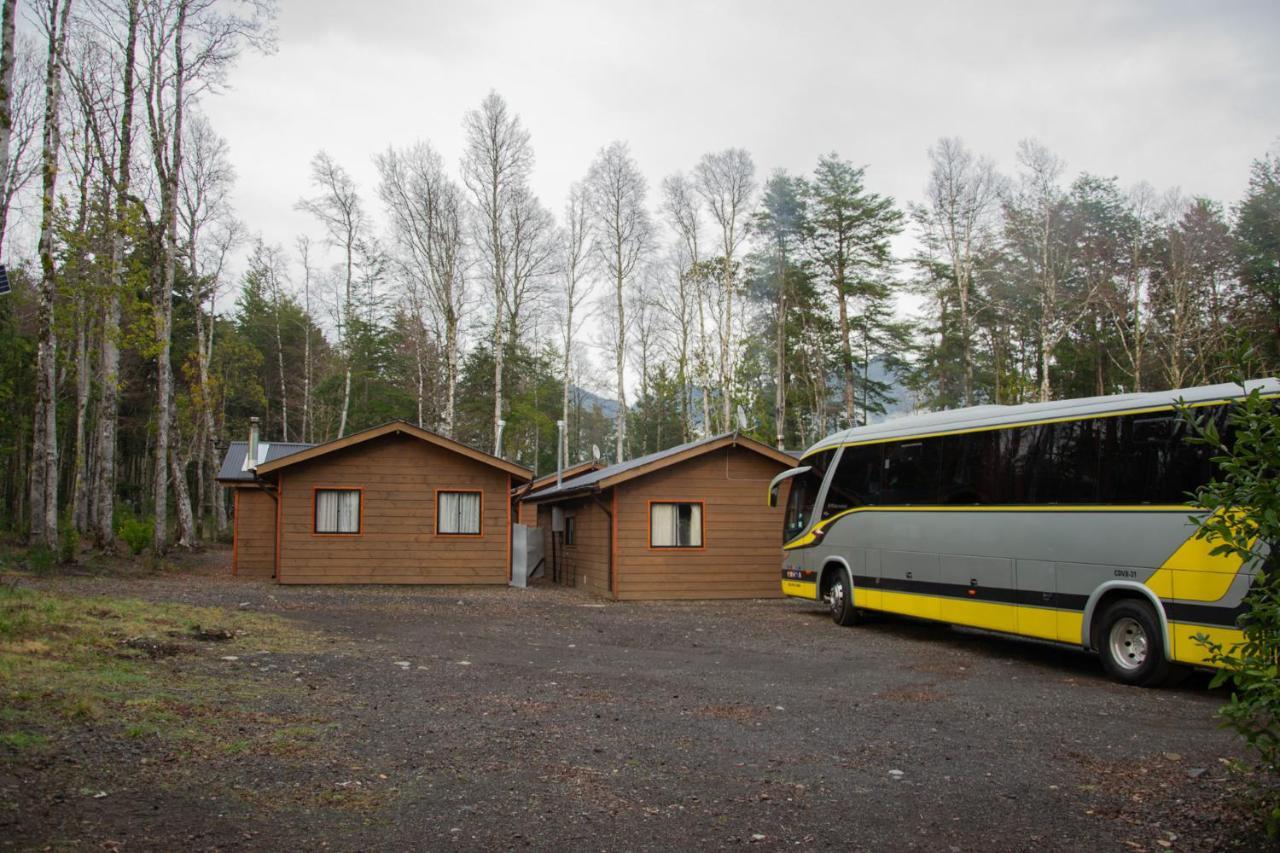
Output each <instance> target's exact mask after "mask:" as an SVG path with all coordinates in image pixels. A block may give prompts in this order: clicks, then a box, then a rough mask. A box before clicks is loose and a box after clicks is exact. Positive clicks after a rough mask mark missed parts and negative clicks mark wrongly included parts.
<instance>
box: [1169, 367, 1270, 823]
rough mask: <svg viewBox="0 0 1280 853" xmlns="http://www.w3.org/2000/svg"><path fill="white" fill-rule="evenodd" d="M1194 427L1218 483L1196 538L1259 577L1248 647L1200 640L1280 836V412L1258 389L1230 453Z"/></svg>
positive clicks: (1237, 419) (1200, 496) (1248, 614)
mask: <svg viewBox="0 0 1280 853" xmlns="http://www.w3.org/2000/svg"><path fill="white" fill-rule="evenodd" d="M1184 417H1186V418H1187V419H1188V420H1189V421H1190V422H1191V423H1192V430H1191V435H1190V438H1189V440H1190V441H1194V442H1196V443H1199V444H1205V445H1208V446H1209V447H1210V448H1211V449H1212V450H1213V451H1214V457H1213V460H1214V462H1215V463H1216V464H1217V466H1218V472H1219V474H1218V477H1217V479H1215V480H1214V481H1213V482H1212V483H1210V484H1208V485H1207V486H1203V487H1201V488H1200V490H1199V491H1198V493H1197V494H1196V504H1197V505H1198V506H1200V507H1201V508H1202V509H1204V510H1207V511H1208V512H1207V514H1206V515H1205V517H1204V518H1203V519H1198V520H1197V523H1198V524H1199V529H1198V530H1197V531H1196V536H1197V537H1198V538H1200V539H1205V540H1208V541H1209V542H1210V543H1216V544H1215V545H1214V547H1213V549H1212V551H1211V553H1213V554H1215V555H1228V554H1233V555H1235V556H1238V557H1240V558H1241V559H1242V560H1243V561H1244V563H1245V565H1246V566H1247V567H1248V568H1249V569H1251V570H1253V571H1254V572H1255V575H1254V579H1253V584H1252V585H1251V587H1250V589H1249V593H1248V595H1247V597H1246V598H1245V612H1244V614H1243V615H1241V617H1240V620H1239V626H1240V628H1241V629H1242V631H1243V633H1244V638H1243V640H1242V642H1240V643H1237V644H1232V646H1231V647H1230V648H1224V645H1223V644H1222V643H1216V642H1213V641H1211V640H1210V639H1209V638H1208V637H1207V636H1206V635H1204V634H1200V635H1197V637H1196V640H1197V642H1199V643H1200V644H1201V645H1202V646H1204V647H1205V649H1206V650H1207V651H1208V653H1209V659H1210V661H1211V662H1212V663H1213V664H1214V665H1215V666H1217V667H1219V670H1218V672H1217V674H1216V675H1215V676H1214V679H1213V684H1214V686H1219V685H1222V684H1227V683H1230V684H1231V688H1232V691H1231V701H1230V702H1228V703H1227V705H1226V706H1224V707H1223V709H1222V710H1221V711H1220V712H1219V713H1220V715H1221V716H1222V720H1223V725H1224V726H1226V727H1227V728H1231V729H1234V730H1235V731H1236V732H1237V733H1238V734H1239V735H1240V736H1241V737H1242V738H1244V741H1245V743H1247V744H1248V745H1249V747H1250V748H1251V749H1252V750H1253V752H1254V753H1255V755H1256V757H1257V759H1258V770H1259V773H1260V779H1259V782H1260V784H1259V785H1258V789H1259V803H1260V806H1261V810H1262V813H1263V814H1262V817H1263V819H1264V821H1265V823H1266V826H1267V831H1268V833H1270V834H1271V835H1272V836H1273V837H1274V836H1276V835H1280V790H1277V788H1276V787H1275V782H1276V780H1277V779H1280V407H1278V406H1277V404H1276V401H1275V400H1271V399H1267V398H1265V397H1263V396H1262V395H1261V394H1260V393H1259V392H1258V391H1257V389H1255V390H1254V391H1252V392H1251V393H1250V394H1249V395H1248V396H1247V397H1245V398H1244V399H1243V400H1242V401H1241V402H1240V403H1239V404H1238V405H1235V406H1233V407H1232V409H1231V412H1230V413H1229V414H1228V417H1227V425H1228V429H1230V430H1231V431H1232V432H1233V433H1234V441H1233V442H1232V443H1231V445H1230V446H1228V445H1227V444H1226V443H1225V442H1224V440H1223V436H1222V435H1221V433H1220V432H1219V430H1218V428H1217V427H1216V426H1215V424H1214V423H1213V422H1212V420H1210V419H1206V420H1205V421H1204V422H1203V423H1199V422H1197V421H1196V420H1195V418H1194V414H1193V413H1192V412H1190V411H1184Z"/></svg>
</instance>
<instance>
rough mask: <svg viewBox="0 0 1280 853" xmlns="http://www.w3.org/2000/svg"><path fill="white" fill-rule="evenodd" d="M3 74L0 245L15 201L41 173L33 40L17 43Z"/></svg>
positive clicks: (40, 73)
mask: <svg viewBox="0 0 1280 853" xmlns="http://www.w3.org/2000/svg"><path fill="white" fill-rule="evenodd" d="M6 73H7V74H8V76H9V79H8V81H7V82H6V83H4V84H3V85H4V88H5V91H6V92H7V93H8V107H7V117H6V118H3V119H0V124H3V123H4V122H6V121H7V122H8V128H7V130H5V131H4V132H3V134H4V135H5V136H6V141H5V143H4V145H5V149H6V150H5V153H4V157H3V165H2V166H0V246H3V245H4V239H5V236H6V235H7V234H8V223H9V215H10V213H11V212H12V210H13V203H14V200H15V199H16V198H17V196H18V193H20V192H21V191H22V190H23V189H25V188H26V187H27V186H28V185H29V184H30V183H31V181H32V180H33V179H34V178H35V176H36V175H37V174H39V172H40V158H39V156H38V153H39V152H38V151H37V148H36V143H37V142H38V141H39V139H40V125H41V118H42V114H43V105H42V104H41V96H42V93H43V89H44V68H43V67H42V66H41V63H40V58H39V55H38V48H37V47H36V45H35V44H34V43H33V42H29V41H27V40H25V39H24V40H23V41H22V42H21V43H20V44H19V45H18V49H17V55H16V57H15V58H14V60H13V63H12V67H11V68H9V69H8V70H7V72H6Z"/></svg>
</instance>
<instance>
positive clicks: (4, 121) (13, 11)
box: [0, 0, 18, 248]
mask: <svg viewBox="0 0 1280 853" xmlns="http://www.w3.org/2000/svg"><path fill="white" fill-rule="evenodd" d="M17 12H18V0H4V13H3V18H2V19H0V176H3V175H8V174H9V140H10V137H11V136H12V134H13V62H14V49H13V34H14V29H15V26H16V21H17ZM8 216H9V208H8V205H4V206H3V207H0V248H2V247H3V246H4V235H5V231H6V226H7V225H8V222H7V220H8Z"/></svg>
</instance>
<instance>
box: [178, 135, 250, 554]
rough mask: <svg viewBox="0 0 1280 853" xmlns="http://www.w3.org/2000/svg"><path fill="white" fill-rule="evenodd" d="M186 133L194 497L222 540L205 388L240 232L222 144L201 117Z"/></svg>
mask: <svg viewBox="0 0 1280 853" xmlns="http://www.w3.org/2000/svg"><path fill="white" fill-rule="evenodd" d="M185 132H186V134H187V140H186V148H187V154H186V156H185V157H184V158H183V163H182V170H181V176H180V180H179V184H178V202H179V203H178V221H179V223H180V225H181V227H182V231H183V233H184V235H185V237H186V255H187V258H186V260H187V268H188V269H189V270H190V272H191V274H192V276H193V278H194V279H195V282H194V286H193V293H192V297H193V301H194V303H195V305H194V308H195V327H196V347H195V355H196V379H197V382H198V383H199V393H198V394H196V395H194V398H195V402H196V408H197V415H198V416H199V418H200V424H199V429H198V433H197V448H198V449H197V453H196V458H197V460H198V461H197V474H198V476H197V478H196V481H197V484H198V486H197V489H196V494H197V495H198V496H199V499H200V500H204V501H207V503H208V505H209V509H210V510H211V512H212V515H213V518H214V521H215V525H216V530H217V533H218V534H219V535H221V534H223V533H225V532H226V529H227V513H226V507H225V505H224V502H223V501H222V500H221V495H220V487H218V486H217V484H216V483H215V482H214V481H213V478H214V476H215V473H214V472H216V471H217V468H218V460H219V459H220V458H221V453H220V448H219V446H218V437H219V431H218V429H217V424H216V420H217V418H216V416H215V406H216V400H215V399H214V395H213V393H212V389H211V385H210V382H209V365H210V363H211V362H212V360H213V344H214V329H215V323H214V321H213V313H214V305H215V304H216V303H217V299H218V291H219V286H220V284H221V278H222V276H221V273H222V268H223V265H224V264H225V262H226V257H227V252H228V251H229V250H230V249H231V248H233V247H234V246H235V245H236V244H237V243H238V242H239V240H240V236H241V230H242V229H241V226H240V224H239V223H238V222H237V221H236V219H235V217H234V215H233V213H232V211H231V204H230V201H229V195H230V192H231V187H232V184H233V183H234V181H235V170H234V168H233V167H232V165H231V162H230V159H229V149H228V146H227V142H226V140H225V139H223V138H222V137H221V136H219V135H218V134H217V132H216V131H214V129H213V126H212V125H211V124H210V123H209V120H208V119H207V118H206V117H205V116H204V115H203V114H201V113H192V114H191V117H190V121H188V122H187V123H186V130H185ZM211 228H216V229H218V230H217V233H215V234H214V235H213V238H212V239H211V240H210V242H209V245H208V246H206V245H205V242H204V237H205V235H206V232H207V231H208V230H210V229H211ZM206 305H207V306H208V314H207V315H206V313H205V307H206ZM206 469H207V470H208V472H209V477H208V484H207V487H206V483H205V478H204V476H203V474H202V473H201V472H203V471H205V470H206ZM205 517H206V518H207V517H208V516H205Z"/></svg>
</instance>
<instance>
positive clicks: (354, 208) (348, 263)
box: [297, 151, 365, 438]
mask: <svg viewBox="0 0 1280 853" xmlns="http://www.w3.org/2000/svg"><path fill="white" fill-rule="evenodd" d="M311 184H312V186H314V187H316V189H317V190H319V195H317V196H315V197H314V198H309V199H303V200H301V201H299V202H298V204H297V207H298V209H299V210H304V211H306V212H307V213H310V214H311V215H312V216H314V217H315V218H316V219H318V220H320V224H321V225H323V226H324V229H325V231H326V233H327V234H328V237H329V242H330V244H331V245H333V246H336V247H338V248H339V249H341V250H342V253H343V280H342V281H343V289H342V291H341V293H340V294H339V306H338V312H337V322H338V344H339V346H340V347H341V349H342V352H343V358H344V359H345V360H346V375H345V377H344V379H343V383H342V412H341V414H340V415H339V416H338V438H341V437H342V436H344V435H346V433H347V414H348V413H349V412H350V410H351V357H352V353H351V346H350V341H349V340H348V335H349V331H350V328H351V322H350V321H351V318H352V314H351V312H352V311H353V310H354V309H353V307H352V306H353V304H354V298H355V278H354V276H353V270H354V266H355V252H356V248H357V244H358V243H359V241H360V237H361V234H363V232H364V230H365V215H364V208H363V206H362V205H361V204H360V193H359V191H358V190H357V189H356V184H355V181H354V180H352V178H351V176H350V175H349V174H347V171H346V169H343V168H342V167H341V166H339V165H338V164H337V163H336V162H334V160H333V158H332V157H330V156H329V155H328V153H326V152H324V151H320V152H319V153H317V154H316V156H315V157H313V158H312V160H311Z"/></svg>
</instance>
